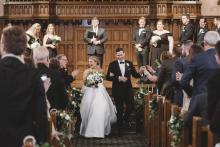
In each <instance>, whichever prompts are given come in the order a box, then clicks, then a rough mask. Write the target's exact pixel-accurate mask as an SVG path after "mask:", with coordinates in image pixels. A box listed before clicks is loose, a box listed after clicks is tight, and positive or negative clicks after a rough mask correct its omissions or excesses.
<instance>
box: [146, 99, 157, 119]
mask: <svg viewBox="0 0 220 147" xmlns="http://www.w3.org/2000/svg"><path fill="white" fill-rule="evenodd" d="M148 108H149V117H148V119H149V120H150V119H152V118H154V117H155V116H156V115H157V111H158V102H157V99H156V98H153V99H152V100H149V107H148Z"/></svg>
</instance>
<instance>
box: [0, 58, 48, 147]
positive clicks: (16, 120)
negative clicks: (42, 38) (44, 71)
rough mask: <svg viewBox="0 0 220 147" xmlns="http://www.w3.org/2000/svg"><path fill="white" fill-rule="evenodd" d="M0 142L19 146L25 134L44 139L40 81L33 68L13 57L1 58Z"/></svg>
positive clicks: (42, 88)
mask: <svg viewBox="0 0 220 147" xmlns="http://www.w3.org/2000/svg"><path fill="white" fill-rule="evenodd" d="M0 81H1V82H0V97H1V98H0V116H1V121H0V146H2V147H3V146H4V147H21V146H22V140H23V138H24V137H25V136H27V135H33V136H34V137H35V138H36V139H37V141H38V142H41V141H42V142H45V141H46V139H47V128H48V125H47V124H48V121H47V107H46V98H45V90H44V87H43V83H42V81H41V80H40V77H39V75H38V73H37V72H36V70H35V69H32V68H31V67H28V65H25V64H24V63H22V62H21V60H19V59H18V58H16V57H10V56H8V57H4V58H3V59H1V60H0Z"/></svg>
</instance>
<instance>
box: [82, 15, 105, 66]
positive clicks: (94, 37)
mask: <svg viewBox="0 0 220 147" xmlns="http://www.w3.org/2000/svg"><path fill="white" fill-rule="evenodd" d="M106 40H107V35H106V32H105V30H104V29H103V28H100V27H99V20H98V18H97V17H93V18H92V27H91V28H90V29H87V30H86V32H85V34H84V41H85V42H86V43H87V54H88V56H94V55H95V56H97V57H98V58H99V61H100V67H102V64H103V55H104V53H105V49H104V43H105V42H106Z"/></svg>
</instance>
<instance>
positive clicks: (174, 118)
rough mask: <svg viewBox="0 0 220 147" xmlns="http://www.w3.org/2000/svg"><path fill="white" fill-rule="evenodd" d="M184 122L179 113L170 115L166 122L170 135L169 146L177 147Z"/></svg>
mask: <svg viewBox="0 0 220 147" xmlns="http://www.w3.org/2000/svg"><path fill="white" fill-rule="evenodd" d="M183 127H184V121H183V118H182V117H181V116H180V113H175V114H172V115H171V117H170V119H169V121H168V128H169V134H170V135H171V142H170V145H171V146H172V147H177V146H178V145H179V143H180V141H181V135H182V133H183V131H182V130H183Z"/></svg>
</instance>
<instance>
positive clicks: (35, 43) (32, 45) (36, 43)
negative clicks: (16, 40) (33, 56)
mask: <svg viewBox="0 0 220 147" xmlns="http://www.w3.org/2000/svg"><path fill="white" fill-rule="evenodd" d="M38 46H40V43H39V42H37V41H34V42H33V43H32V44H31V45H30V49H32V50H33V49H35V48H37V47H38Z"/></svg>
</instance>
